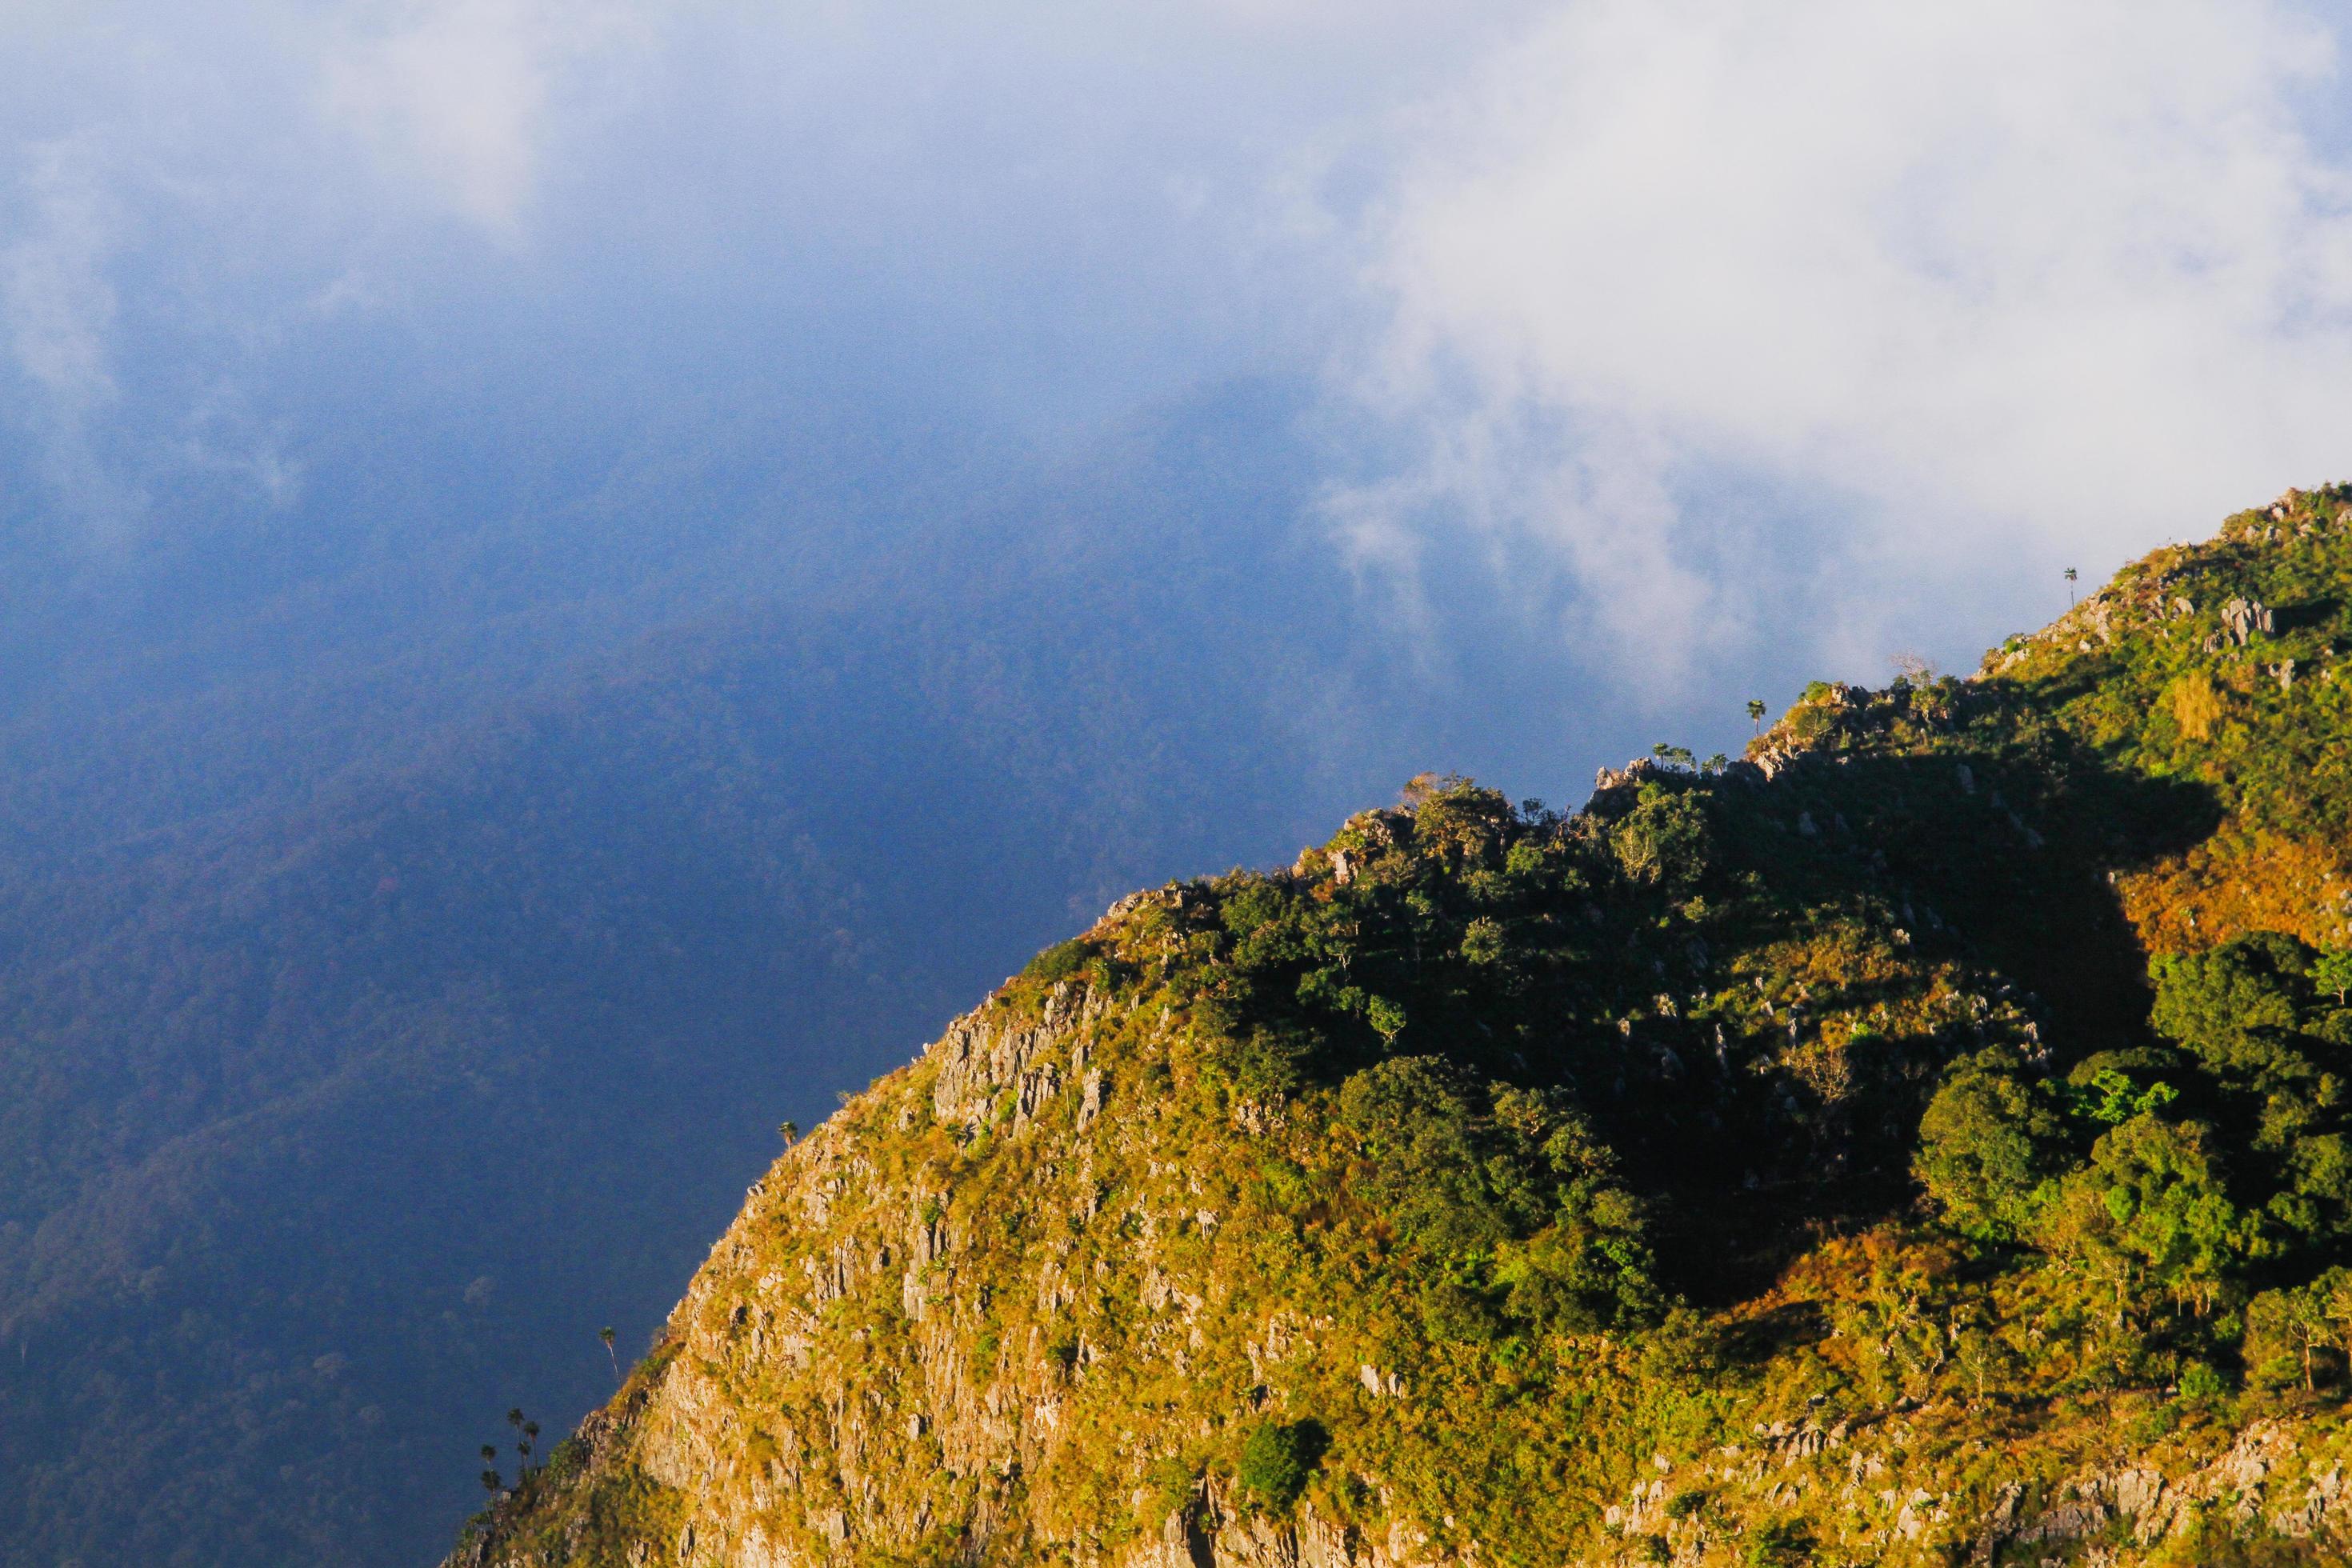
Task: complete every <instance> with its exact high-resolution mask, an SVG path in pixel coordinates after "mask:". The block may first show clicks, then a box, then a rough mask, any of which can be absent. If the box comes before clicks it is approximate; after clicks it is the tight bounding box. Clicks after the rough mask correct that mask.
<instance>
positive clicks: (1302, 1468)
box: [1237, 1420, 1331, 1513]
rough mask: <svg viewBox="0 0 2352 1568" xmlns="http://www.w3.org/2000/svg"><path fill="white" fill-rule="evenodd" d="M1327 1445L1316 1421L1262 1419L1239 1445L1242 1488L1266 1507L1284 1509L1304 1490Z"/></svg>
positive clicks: (1328, 1439) (1325, 1436) (1277, 1510)
mask: <svg viewBox="0 0 2352 1568" xmlns="http://www.w3.org/2000/svg"><path fill="white" fill-rule="evenodd" d="M1330 1446H1331V1440H1330V1437H1329V1436H1328V1434H1326V1433H1325V1432H1324V1430H1323V1424H1322V1423H1321V1422H1319V1421H1313V1420H1307V1421H1293V1422H1289V1423H1287V1424H1285V1423H1283V1422H1278V1421H1269V1422H1266V1423H1265V1425H1263V1426H1259V1427H1258V1428H1257V1429H1256V1430H1255V1431H1254V1432H1252V1433H1251V1434H1250V1435H1249V1439H1248V1441H1246V1442H1244V1444H1243V1445H1242V1462H1241V1468H1240V1470H1239V1472H1238V1475H1237V1479H1239V1480H1240V1482H1241V1487H1242V1490H1243V1491H1244V1492H1245V1493H1247V1494H1248V1495H1249V1496H1251V1497H1252V1498H1255V1500H1257V1501H1258V1502H1259V1503H1260V1504H1262V1505H1263V1506H1265V1508H1266V1509H1268V1510H1272V1511H1274V1512H1276V1513H1279V1512H1282V1511H1284V1510H1286V1509H1288V1508H1289V1507H1290V1505H1291V1504H1293V1503H1295V1502H1297V1500H1298V1494H1299V1493H1301V1492H1303V1491H1305V1490H1306V1489H1307V1481H1308V1480H1309V1479H1311V1478H1312V1477H1313V1476H1314V1474H1315V1469H1316V1467H1317V1466H1318V1465H1320V1464H1321V1463H1322V1462H1323V1451H1324V1450H1325V1449H1326V1448H1328V1447H1330Z"/></svg>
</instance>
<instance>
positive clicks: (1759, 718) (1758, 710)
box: [1748, 697, 1764, 735]
mask: <svg viewBox="0 0 2352 1568" xmlns="http://www.w3.org/2000/svg"><path fill="white" fill-rule="evenodd" d="M1748 720H1749V721H1750V722H1752V723H1754V724H1755V726H1756V732H1757V733H1758V734H1759V735H1760V734H1762V733H1763V732H1764V699H1762V698H1761V697H1751V698H1749V699H1748Z"/></svg>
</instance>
